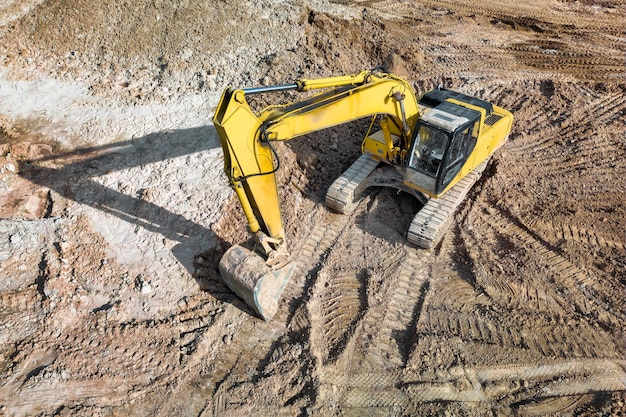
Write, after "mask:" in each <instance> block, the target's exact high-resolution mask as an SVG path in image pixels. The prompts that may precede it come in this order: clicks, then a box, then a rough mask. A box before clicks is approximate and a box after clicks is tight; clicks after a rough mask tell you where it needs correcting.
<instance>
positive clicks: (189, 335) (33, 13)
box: [0, 0, 626, 417]
mask: <svg viewBox="0 0 626 417" xmlns="http://www.w3.org/2000/svg"><path fill="white" fill-rule="evenodd" d="M624 22H626V7H625V6H624V2H623V1H621V0H597V1H591V0H577V1H572V0H561V1H557V0H547V1H544V0H528V1H524V2H519V1H514V0H495V1H489V2H477V1H473V0H458V1H452V0H421V1H417V0H415V1H412V0H382V1H334V2H329V1H324V0H307V1H294V0H260V1H252V0H235V1H217V0H216V1H210V2H209V1H196V0H176V1H174V0H136V1H124V0H106V1H101V2H93V1H87V0H76V1H72V2H67V1H63V0H44V1H41V0H26V1H18V0H5V1H2V2H0V128H1V130H0V415H7V416H163V417H166V416H167V417H169V416H202V417H208V416H250V415H255V416H269V415H271V416H309V415H310V416H432V415H442V416H543V415H558V416H622V415H625V414H626V404H625V402H626V394H625V392H626V356H625V352H626V349H625V340H626V339H625V330H626V308H625V302H624V299H625V295H626V249H625V246H626V238H625V230H626V198H625V191H626V190H625V188H626V180H625V178H626V142H625V133H626V123H625V122H626V94H625V93H626V79H625V74H626V61H625V56H626V39H625V32H624V30H625V29H624V28H625V26H624ZM379 65H384V66H386V67H387V68H388V69H389V70H390V72H392V73H394V74H396V75H398V76H401V77H403V78H405V79H407V80H409V81H410V82H411V84H412V85H413V86H414V88H415V90H416V92H417V94H422V93H424V92H426V91H428V90H430V89H432V88H435V87H437V86H438V85H441V86H443V87H446V88H451V89H455V90H457V91H461V92H463V93H466V94H470V95H475V96H477V97H480V98H482V99H484V100H488V101H491V102H493V103H495V104H497V105H499V106H501V107H504V108H506V109H508V110H510V111H511V112H512V113H513V114H514V117H515V122H514V125H513V129H512V132H511V135H510V138H509V141H508V142H507V143H506V144H505V146H504V147H503V148H501V149H500V150H499V151H498V152H497V153H496V154H495V155H494V157H493V158H492V160H491V162H490V164H489V165H488V166H487V169H486V171H485V173H484V174H483V176H482V178H481V179H480V180H479V181H478V183H477V184H476V185H475V186H474V188H473V189H472V190H471V191H470V193H469V195H468V197H467V199H466V201H465V202H464V203H463V204H462V206H461V207H460V209H459V210H458V212H457V213H456V215H455V217H454V220H453V222H452V225H451V227H450V230H449V231H448V233H447V234H446V235H445V236H444V238H443V239H442V241H441V242H440V243H439V244H438V245H437V246H436V247H435V248H434V249H433V250H423V249H418V248H416V247H414V246H412V245H411V244H409V243H408V242H407V240H406V233H407V229H408V226H409V224H410V223H411V220H412V218H413V216H414V215H415V213H416V212H417V211H418V210H419V208H420V204H419V203H418V202H417V201H416V200H415V199H414V198H413V197H410V196H408V195H405V194H402V193H398V192H396V191H395V190H393V189H374V190H371V191H370V192H369V193H368V194H367V195H366V197H365V198H364V199H363V201H362V202H361V203H360V204H359V206H358V208H357V209H356V210H355V212H354V213H352V214H350V215H340V214H337V213H333V212H331V211H329V210H328V209H327V208H326V207H325V205H324V196H325V192H326V190H327V189H328V187H329V186H330V184H331V183H332V181H333V180H334V179H335V178H336V177H338V176H339V175H340V174H341V173H342V172H343V170H345V169H346V168H347V167H348V166H349V165H350V164H351V163H352V162H353V161H354V160H356V159H357V158H358V156H359V155H360V144H361V140H362V138H363V135H364V134H365V133H366V131H367V128H368V123H369V121H368V120H364V121H357V122H352V123H349V124H346V125H343V126H339V127H336V128H333V129H329V130H324V131H320V132H316V133H314V134H311V135H308V136H305V137H302V138H298V139H295V140H293V141H289V142H284V143H280V144H277V147H276V148H277V152H278V155H279V157H280V161H281V166H280V170H279V172H278V185H279V189H280V195H281V201H282V210H283V220H284V223H285V227H286V232H287V238H288V242H289V247H290V249H291V251H292V254H293V256H294V259H295V260H296V261H297V269H296V273H295V274H294V277H293V279H292V280H291V281H290V282H289V284H288V285H287V288H286V290H285V293H284V295H283V298H282V300H281V302H280V305H279V310H278V313H277V314H276V316H275V317H274V318H273V320H272V321H270V322H265V321H263V320H260V319H259V318H258V317H256V316H255V315H254V314H253V312H252V310H251V309H250V308H249V307H248V306H247V305H246V304H245V303H244V302H242V301H241V300H240V299H239V298H237V297H236V296H235V295H234V294H233V293H232V292H231V291H230V290H229V289H228V288H227V287H226V285H225V284H224V282H223V281H222V279H221V277H220V275H219V271H218V261H219V259H220V257H221V255H222V254H223V253H224V252H225V250H226V249H228V248H229V247H230V246H231V245H233V244H244V245H245V244H249V243H250V235H249V234H248V232H247V231H246V221H245V218H244V216H243V214H242V212H241V209H240V207H239V204H238V201H237V200H236V198H235V196H234V194H233V192H232V190H231V189H230V188H229V187H228V181H227V179H226V176H225V175H224V173H223V161H222V151H221V147H220V145H219V141H218V139H217V136H216V133H215V130H214V128H213V126H212V124H211V118H212V116H213V111H214V109H215V107H216V105H217V102H218V100H219V97H220V95H221V92H222V91H223V89H224V88H225V87H226V86H227V85H232V86H235V87H252V86H265V85H274V84H284V83H291V82H293V81H295V80H296V79H298V78H316V77H328V76H333V75H344V74H352V73H356V72H359V71H361V70H363V69H368V68H374V67H376V66H379ZM296 97H297V95H296V94H295V93H290V94H286V93H281V94H272V95H269V96H263V97H259V98H255V102H254V103H253V104H254V106H256V107H259V108H260V107H262V106H264V105H266V104H276V103H279V102H284V101H285V100H292V99H294V98H296Z"/></svg>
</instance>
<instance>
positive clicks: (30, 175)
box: [20, 125, 240, 306]
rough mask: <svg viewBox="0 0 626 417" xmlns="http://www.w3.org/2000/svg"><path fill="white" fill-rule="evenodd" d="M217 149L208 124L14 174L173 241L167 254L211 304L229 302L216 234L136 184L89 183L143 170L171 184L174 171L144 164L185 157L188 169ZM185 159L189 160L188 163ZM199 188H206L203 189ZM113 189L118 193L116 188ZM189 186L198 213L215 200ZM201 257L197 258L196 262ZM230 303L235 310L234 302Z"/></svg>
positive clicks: (46, 161)
mask: <svg viewBox="0 0 626 417" xmlns="http://www.w3.org/2000/svg"><path fill="white" fill-rule="evenodd" d="M218 147H219V141H218V138H217V135H216V133H215V131H214V129H213V127H212V126H210V125H209V126H203V127H197V128H191V129H180V130H172V131H165V132H155V133H151V134H148V135H146V136H144V137H141V138H138V139H130V140H126V141H122V142H116V143H113V144H108V145H103V146H94V147H89V148H83V149H76V150H72V151H70V152H65V153H57V154H53V155H50V156H46V157H42V158H38V159H35V160H30V161H24V162H22V164H21V166H20V175H21V176H22V177H23V178H26V179H28V180H30V181H32V182H33V183H36V184H38V185H41V186H43V187H47V188H49V189H50V190H52V191H54V192H56V193H58V194H59V195H60V196H62V197H64V198H67V199H69V200H73V201H75V202H77V203H80V204H84V205H86V206H90V207H93V208H96V209H98V210H100V211H102V212H104V213H107V214H109V215H112V216H115V217H117V218H119V219H121V220H122V221H124V222H128V223H130V224H133V225H136V226H138V227H141V228H144V229H146V230H148V231H150V232H154V233H158V234H160V235H162V236H163V237H164V238H165V239H169V240H171V241H174V242H178V243H177V244H176V245H175V246H174V247H173V248H172V254H173V255H174V257H175V258H176V259H177V260H178V262H179V263H180V264H181V265H183V266H184V267H185V268H186V269H187V270H188V271H189V272H190V273H191V274H192V275H193V276H194V278H195V279H196V281H197V282H198V285H199V286H200V287H201V288H202V289H204V290H207V291H208V292H210V293H211V294H212V295H213V296H215V297H216V298H217V299H220V300H222V301H226V302H231V303H232V301H233V295H232V293H231V292H230V291H229V290H228V288H227V287H226V286H225V284H224V283H223V281H222V280H221V279H220V277H219V272H218V266H217V265H218V261H219V258H220V257H221V255H222V254H223V252H224V251H225V249H226V248H228V247H229V246H231V244H232V242H227V241H225V240H224V239H223V238H222V237H220V236H218V235H216V233H215V232H214V231H213V230H211V229H210V228H208V226H210V225H200V224H198V223H196V222H195V221H192V220H190V219H188V218H187V217H185V216H184V215H181V214H178V213H175V212H173V211H171V210H168V209H166V208H164V207H162V206H161V205H159V203H158V201H157V200H158V199H152V198H150V195H149V193H147V192H146V190H145V189H141V188H138V187H137V186H136V184H133V186H132V187H128V188H129V189H130V190H131V191H128V190H125V191H126V192H120V191H118V190H117V189H113V188H111V187H107V186H104V185H103V184H102V183H101V182H99V181H96V180H95V178H97V177H100V176H103V175H107V174H111V173H113V172H116V171H122V170H128V169H130V168H136V167H139V168H144V167H145V169H149V170H151V171H154V175H167V176H169V177H170V180H169V181H172V178H174V181H175V180H176V175H177V172H171V171H172V168H171V167H168V168H167V169H165V170H159V168H158V167H157V168H154V167H148V165H150V164H154V163H159V162H164V161H168V160H171V159H174V158H178V157H184V156H187V157H188V159H186V160H185V162H184V164H187V163H188V162H189V163H190V164H193V163H194V161H195V160H196V159H198V158H195V159H194V158H193V157H191V156H192V155H194V154H198V153H202V152H207V151H211V150H213V149H216V148H218ZM191 159H194V161H190V160H191ZM185 168H186V169H187V168H188V169H198V168H202V165H201V164H200V165H198V166H193V165H185ZM181 175H182V173H181ZM198 176H199V177H200V178H201V176H202V173H198ZM144 177H145V176H144ZM213 180H214V179H211V181H213ZM125 181H126V182H128V181H129V180H128V179H126V180H125ZM202 181H203V180H202ZM202 181H201V182H202ZM153 183H155V184H158V181H153ZM204 185H206V187H203V186H204ZM115 186H116V188H118V189H120V188H121V189H122V190H124V188H123V187H121V186H120V185H119V184H117V185H115ZM195 186H197V187H199V188H202V189H201V190H198V193H193V192H192V193H190V194H197V195H195V196H194V195H192V196H189V197H187V198H192V197H193V198H194V199H197V200H198V202H197V206H198V211H200V212H201V211H202V205H203V204H204V205H206V206H207V207H208V206H209V205H211V204H212V202H211V201H206V199H210V198H215V197H214V196H213V195H212V194H211V191H210V190H211V186H212V185H211V184H202V183H201V184H196V185H195ZM133 194H134V195H133ZM179 197H180V196H179ZM184 197H185V195H184V193H183V198H184ZM151 200H152V201H151ZM190 201H191V203H192V204H193V203H195V200H190ZM196 217H198V215H196ZM201 254H202V256H203V258H200V257H199V255H201ZM197 259H201V263H203V265H198V262H199V261H198V260H197ZM199 267H202V268H204V269H205V270H206V269H207V268H208V269H212V271H211V272H210V273H208V274H207V273H206V271H205V273H203V274H201V276H199V275H198V274H197V273H196V272H197V270H198V268H199ZM233 304H235V305H237V306H240V304H239V303H233Z"/></svg>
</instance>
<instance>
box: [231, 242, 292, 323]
mask: <svg viewBox="0 0 626 417" xmlns="http://www.w3.org/2000/svg"><path fill="white" fill-rule="evenodd" d="M294 269H295V263H294V262H290V263H288V264H287V265H285V266H284V267H282V268H280V269H277V270H273V269H271V268H270V267H268V266H267V265H266V264H265V260H264V259H263V258H262V257H261V256H259V255H257V254H256V253H254V252H252V251H250V250H248V249H246V248H243V247H241V246H238V245H234V246H232V247H230V248H229V249H228V250H227V251H226V253H225V254H224V256H222V259H220V273H221V274H222V279H224V281H225V282H226V285H228V287H229V288H230V289H231V290H232V291H233V292H235V294H237V295H238V296H239V297H241V298H242V299H243V300H244V301H245V302H246V303H247V304H248V305H249V306H250V307H252V308H254V310H255V311H256V312H257V313H258V314H259V315H260V316H261V317H262V318H263V319H264V320H266V321H269V320H271V319H272V317H274V314H276V311H277V310H278V300H280V296H281V295H282V293H283V291H284V290H285V286H286V285H287V282H288V281H289V279H290V278H291V275H292V274H293V271H294Z"/></svg>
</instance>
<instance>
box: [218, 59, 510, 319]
mask: <svg viewBox="0 0 626 417" xmlns="http://www.w3.org/2000/svg"><path fill="white" fill-rule="evenodd" d="M286 90H296V91H298V92H306V91H311V90H319V91H318V92H314V93H310V94H309V95H306V96H305V97H304V98H302V99H301V100H296V101H294V102H291V103H288V104H284V105H272V106H269V107H266V108H264V109H263V110H261V111H260V112H259V113H258V114H255V113H254V112H253V111H252V109H251V108H250V106H249V104H248V102H247V100H246V96H250V95H253V94H263V93H271V92H276V91H286ZM365 117H371V118H372V124H371V125H370V131H369V132H368V134H367V135H366V137H365V138H364V140H363V143H362V149H361V151H362V155H361V156H360V157H359V158H358V159H357V160H356V161H355V162H354V163H353V164H352V166H350V168H348V170H346V171H345V172H344V173H343V174H342V175H341V176H340V177H339V178H337V179H336V180H335V181H334V182H333V184H332V185H331V186H330V188H329V189H328V191H327V194H326V205H327V206H328V207H329V208H330V209H332V210H335V211H337V212H340V213H344V214H347V213H350V212H351V211H352V210H354V209H355V208H356V206H357V204H358V201H359V199H360V198H361V197H362V195H363V192H364V191H365V190H366V189H367V188H369V187H373V186H386V187H394V188H397V189H399V190H402V191H405V192H407V193H409V194H411V195H413V196H415V197H416V198H417V199H419V201H421V203H422V204H423V207H422V209H421V210H420V211H419V212H418V213H417V214H416V216H415V218H414V219H413V221H412V223H411V225H410V227H409V230H408V232H407V240H408V241H409V242H411V243H413V244H415V245H417V246H419V247H421V248H432V247H433V246H434V245H436V243H437V242H438V240H439V239H440V237H441V235H442V234H443V232H444V231H445V230H446V227H447V223H448V222H449V220H450V219H451V218H452V216H453V214H454V212H455V210H456V208H457V207H458V206H459V204H461V202H462V201H463V199H464V197H465V195H466V194H467V192H468V191H469V189H470V188H471V186H472V185H473V184H474V183H475V182H476V180H477V179H478V178H479V177H480V175H481V174H482V171H483V170H484V168H485V166H486V164H487V161H488V159H489V158H490V157H491V155H493V153H494V152H495V151H496V150H497V149H498V148H499V147H500V146H502V144H503V143H504V142H505V141H506V139H507V137H508V134H509V132H510V130H511V126H512V123H513V115H512V114H511V113H510V112H508V111H507V110H504V109H502V108H500V107H498V106H495V105H493V104H491V103H489V102H487V101H484V100H481V99H478V98H475V97H471V96H468V95H465V94H462V93H459V92H455V91H451V90H446V89H441V88H438V89H435V90H432V91H429V92H428V93H426V94H424V95H422V96H421V97H420V98H419V100H418V99H417V98H416V96H415V92H414V91H413V88H412V87H411V85H410V84H409V83H408V82H407V81H405V80H403V79H401V78H399V77H397V76H395V75H392V74H390V73H388V72H387V71H385V70H383V69H374V70H367V71H362V72H360V73H358V74H354V75H345V76H338V77H330V78H321V79H301V80H298V81H296V82H295V83H292V84H283V85H276V86H269V87H255V88H244V89H233V88H230V87H229V88H227V89H226V90H225V91H224V93H223V95H222V98H221V100H220V102H219V104H218V106H217V109H216V111H215V115H214V118H213V123H214V126H215V129H216V130H217V134H218V136H219V139H220V143H221V145H222V149H223V152H224V170H225V172H226V175H227V176H228V179H229V181H230V185H231V187H232V188H233V190H234V191H235V193H236V194H237V197H238V198H239V201H240V203H241V207H242V209H243V212H244V214H245V216H246V219H247V222H248V229H249V231H250V232H251V233H252V234H253V235H254V240H255V248H254V250H248V249H246V248H244V247H242V246H239V245H234V246H232V247H230V248H229V249H228V250H227V251H226V253H225V254H224V255H223V256H222V258H221V260H220V264H219V268H220V273H221V275H222V278H223V279H224V281H225V282H226V284H227V285H228V286H229V288H231V289H232V290H233V291H234V292H235V293H236V294H237V295H239V296H240V297H241V298H243V299H244V301H246V303H247V304H248V305H250V306H251V307H252V308H254V309H255V310H256V312H257V313H258V314H259V315H260V316H261V317H262V318H263V319H265V320H270V319H271V318H272V317H273V316H274V314H275V313H276V311H277V310H278V301H279V300H280V297H281V294H282V292H283V290H284V288H285V286H286V284H287V282H288V281H289V279H290V278H291V276H292V275H293V273H294V270H295V262H294V261H293V260H292V259H291V254H290V253H289V250H288V248H287V242H286V240H285V230H284V228H283V222H282V219H281V210H280V203H279V195H278V188H277V184H276V178H275V173H276V171H277V170H278V169H279V166H278V158H277V156H276V154H275V151H274V148H273V147H272V142H274V141H284V140H290V139H293V138H295V137H298V136H302V135H305V134H307V133H311V132H314V131H317V130H321V129H326V128H329V127H332V126H337V125H340V124H343V123H347V122H350V121H353V120H356V119H361V118H365ZM374 121H377V123H374ZM371 126H376V129H377V131H376V132H374V133H372V129H371ZM329 152H331V150H330V149H329Z"/></svg>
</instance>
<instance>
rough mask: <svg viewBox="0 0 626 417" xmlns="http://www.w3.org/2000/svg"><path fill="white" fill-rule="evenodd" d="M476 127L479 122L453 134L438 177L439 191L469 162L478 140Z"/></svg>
mask: <svg viewBox="0 0 626 417" xmlns="http://www.w3.org/2000/svg"><path fill="white" fill-rule="evenodd" d="M478 126H479V122H478V120H475V121H473V122H470V123H468V124H466V125H464V126H462V127H460V128H459V129H457V130H456V131H455V132H454V135H453V136H452V140H451V142H450V146H449V147H448V152H447V154H446V157H445V162H444V168H443V170H442V173H441V176H440V177H439V184H438V187H437V188H438V190H439V191H443V190H444V189H445V188H446V187H447V186H448V185H449V184H450V183H451V182H452V181H453V180H454V179H455V178H456V177H457V176H458V175H459V173H461V169H462V168H463V166H464V165H465V164H466V162H467V161H468V160H469V158H470V155H472V151H473V150H474V147H475V146H476V142H477V140H478ZM470 165H471V164H470ZM462 174H463V175H465V174H466V173H465V172H463V173H462Z"/></svg>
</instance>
